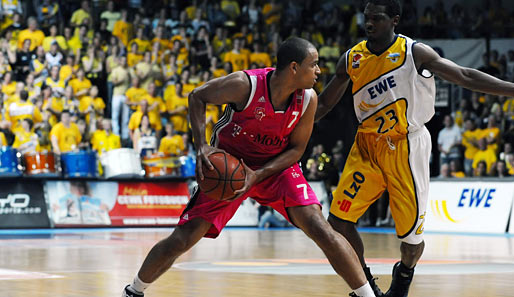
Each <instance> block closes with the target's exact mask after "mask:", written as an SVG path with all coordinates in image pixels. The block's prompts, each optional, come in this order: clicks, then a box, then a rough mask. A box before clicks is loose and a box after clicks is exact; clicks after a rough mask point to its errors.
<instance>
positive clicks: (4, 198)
mask: <svg viewBox="0 0 514 297" xmlns="http://www.w3.org/2000/svg"><path fill="white" fill-rule="evenodd" d="M0 226H1V227H2V228H48V227H49V226H50V221H49V219H48V212H47V210H46V203H45V197H44V196H43V184H42V183H41V182H40V181H25V182H22V181H1V182H0Z"/></svg>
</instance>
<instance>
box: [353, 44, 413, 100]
mask: <svg viewBox="0 0 514 297" xmlns="http://www.w3.org/2000/svg"><path fill="white" fill-rule="evenodd" d="M398 38H403V39H404V40H405V59H403V62H402V64H401V65H400V66H398V67H396V68H393V69H391V70H389V71H387V72H385V73H382V74H380V75H379V76H378V77H376V78H374V79H372V80H370V81H369V82H367V83H366V84H365V85H363V86H362V87H361V88H360V89H358V90H357V91H355V92H353V93H352V95H355V94H357V93H358V92H360V90H362V89H364V88H365V87H366V86H369V85H370V84H371V83H373V82H375V81H377V80H378V79H380V78H381V77H382V76H384V75H386V74H388V73H391V72H393V71H395V70H396V69H399V68H400V67H402V66H403V65H404V64H405V61H407V54H408V53H409V47H408V46H407V38H405V37H403V36H401V35H400V36H398ZM414 68H416V67H415V66H414Z"/></svg>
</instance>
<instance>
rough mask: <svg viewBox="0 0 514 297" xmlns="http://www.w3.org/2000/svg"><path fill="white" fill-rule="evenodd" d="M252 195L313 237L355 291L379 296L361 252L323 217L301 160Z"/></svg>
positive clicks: (360, 293)
mask: <svg viewBox="0 0 514 297" xmlns="http://www.w3.org/2000/svg"><path fill="white" fill-rule="evenodd" d="M252 197H253V198H254V199H255V200H257V202H259V203H261V204H263V205H269V206H271V207H273V208H274V209H275V210H277V211H278V212H279V213H281V214H282V215H284V217H285V218H287V219H288V220H289V221H290V222H292V223H293V224H295V225H296V226H297V227H299V228H300V229H302V230H303V231H304V232H305V234H307V236H309V237H310V238H312V239H313V240H314V242H316V244H317V245H318V246H319V247H320V248H321V250H322V251H323V252H324V253H325V255H326V256H327V258H328V260H329V262H330V263H331V264H332V267H334V270H335V271H336V272H337V273H338V274H339V275H341V277H343V279H344V280H345V281H346V282H347V283H348V285H349V286H350V287H351V288H352V289H353V290H354V291H355V293H357V294H358V295H359V296H363V297H367V296H375V294H374V293H373V290H372V289H371V287H370V286H369V284H368V283H367V281H366V277H365V276H364V273H363V272H362V270H361V269H360V264H359V260H358V258H357V255H356V254H355V252H354V251H353V249H352V247H351V246H350V244H349V243H348V241H347V240H346V239H344V237H343V236H341V235H340V234H338V233H337V232H335V231H334V230H333V229H332V228H331V227H330V225H329V224H328V222H327V221H326V220H325V218H324V217H323V214H322V213H321V206H320V204H319V201H318V199H317V198H316V195H315V194H314V191H313V190H312V189H311V187H310V186H309V184H308V182H307V181H306V180H305V177H304V176H303V174H302V172H301V170H300V167H299V166H298V164H295V165H293V166H291V167H290V168H287V169H285V170H284V171H282V172H281V173H279V174H276V175H274V176H272V177H270V178H268V179H266V180H265V181H263V182H262V183H261V184H259V185H258V186H257V187H256V189H255V192H254V195H252Z"/></svg>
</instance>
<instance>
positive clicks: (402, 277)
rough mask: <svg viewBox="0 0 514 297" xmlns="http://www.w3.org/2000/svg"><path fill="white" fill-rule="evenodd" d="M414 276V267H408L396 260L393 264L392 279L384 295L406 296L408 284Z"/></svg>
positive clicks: (388, 296) (387, 296)
mask: <svg viewBox="0 0 514 297" xmlns="http://www.w3.org/2000/svg"><path fill="white" fill-rule="evenodd" d="M413 277H414V268H412V269H409V268H407V267H405V266H404V265H402V264H401V262H396V264H394V266H393V280H392V281H391V287H390V288H389V290H388V291H387V293H385V295H384V296H385V297H407V295H408V294H409V286H410V283H411V282H412V278H413Z"/></svg>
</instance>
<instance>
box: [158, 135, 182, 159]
mask: <svg viewBox="0 0 514 297" xmlns="http://www.w3.org/2000/svg"><path fill="white" fill-rule="evenodd" d="M183 151H184V139H183V138H182V136H180V135H173V136H171V137H170V136H165V137H163V138H162V139H161V144H160V145H159V152H161V153H165V154H171V155H177V156H178V155H180V154H181V153H182V152H183Z"/></svg>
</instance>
